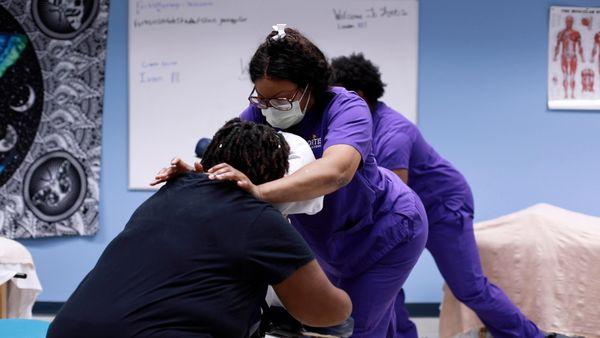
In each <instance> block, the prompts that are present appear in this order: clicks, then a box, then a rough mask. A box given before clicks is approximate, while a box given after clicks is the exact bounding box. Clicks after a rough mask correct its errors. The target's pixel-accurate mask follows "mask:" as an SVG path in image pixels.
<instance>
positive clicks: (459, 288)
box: [388, 208, 544, 338]
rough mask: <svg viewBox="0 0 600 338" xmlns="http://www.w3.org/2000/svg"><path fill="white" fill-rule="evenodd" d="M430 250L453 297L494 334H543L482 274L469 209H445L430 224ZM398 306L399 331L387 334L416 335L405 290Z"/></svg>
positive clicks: (506, 336) (528, 337)
mask: <svg viewBox="0 0 600 338" xmlns="http://www.w3.org/2000/svg"><path fill="white" fill-rule="evenodd" d="M463 209H464V208H463ZM427 249H428V250H429V252H431V254H432V256H433V258H434V259H435V262H436V264H437V266H438V269H439V270H440V272H441V274H442V276H443V277H444V280H445V281H446V283H447V284H448V287H449V288H450V290H452V293H453V294H454V296H455V297H456V298H457V299H458V300H460V301H461V302H462V303H464V304H465V305H466V306H468V307H469V308H471V310H473V311H474V312H475V313H476V314H477V316H478V317H479V319H481V321H482V322H483V323H484V324H485V326H486V328H487V329H488V330H489V331H490V333H491V334H492V336H494V337H497V338H509V337H526V338H533V337H536V338H537V337H544V335H543V334H542V333H541V332H540V330H539V329H538V328H537V327H536V326H535V324H533V323H532V322H531V321H530V320H529V319H527V318H526V317H525V315H523V313H521V311H520V310H519V309H518V308H517V307H516V306H515V305H514V304H513V303H512V302H511V301H510V299H508V297H507V296H506V295H505V294H504V292H502V290H500V289H499V288H498V287H496V286H495V285H494V284H492V283H490V282H489V281H488V279H487V278H486V277H485V275H484V274H483V271H482V269H481V261H480V259H479V251H478V250H477V243H476V242H475V234H474V232H473V214H472V213H471V212H470V211H468V210H458V211H452V210H448V209H446V212H445V215H444V216H443V217H442V218H441V219H439V218H438V220H437V221H435V222H433V223H431V224H430V225H429V238H428V240H427ZM396 305H397V308H396V315H397V317H398V324H397V327H398V330H397V332H398V334H397V335H396V336H389V335H388V337H407V338H417V337H418V335H417V330H416V327H415V325H414V324H413V323H412V322H411V321H410V319H409V318H408V313H407V311H406V309H405V308H404V292H403V291H400V293H399V294H398V299H397V301H396Z"/></svg>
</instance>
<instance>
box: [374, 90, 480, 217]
mask: <svg viewBox="0 0 600 338" xmlns="http://www.w3.org/2000/svg"><path fill="white" fill-rule="evenodd" d="M373 152H374V153H375V158H377V163H378V164H379V165H380V166H382V167H385V168H388V169H390V170H397V169H408V185H409V187H411V188H412V189H413V190H414V191H415V192H416V193H417V194H418V195H419V197H420V198H421V201H422V202H423V204H424V205H425V209H426V210H427V216H428V219H429V222H430V224H433V223H434V222H435V221H436V220H438V219H440V218H441V217H443V216H444V214H445V213H447V212H449V211H448V209H450V211H458V210H459V209H460V208H462V207H466V208H467V211H470V212H471V213H472V212H473V210H474V207H473V195H472V193H471V188H470V187H469V184H468V183H467V181H466V179H465V178H464V177H463V175H462V174H461V173H460V172H458V170H456V169H455V168H454V167H453V166H452V164H450V162H448V161H447V160H445V159H444V158H442V157H441V156H440V155H439V154H438V153H437V152H436V151H435V150H434V149H433V148H432V147H431V146H430V145H429V144H428V143H427V142H426V141H425V139H424V138H423V136H422V135H421V132H420V131H419V129H418V128H417V127H416V126H415V125H414V124H413V123H412V122H410V121H409V120H408V119H406V118H405V117H404V116H402V115H401V114H400V113H398V112H396V111H395V110H393V109H391V108H390V107H388V106H387V105H386V104H385V103H383V102H378V103H377V106H376V108H375V111H373Z"/></svg>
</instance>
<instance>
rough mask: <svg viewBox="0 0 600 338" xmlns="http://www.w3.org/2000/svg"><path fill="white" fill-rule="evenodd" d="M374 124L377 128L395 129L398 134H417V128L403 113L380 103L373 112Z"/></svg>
mask: <svg viewBox="0 0 600 338" xmlns="http://www.w3.org/2000/svg"><path fill="white" fill-rule="evenodd" d="M373 123H374V124H375V125H376V128H378V127H379V128H386V129H389V128H394V129H395V131H396V132H405V133H417V132H418V128H417V126H416V125H415V124H414V123H412V122H411V121H410V120H409V119H407V118H406V117H404V115H402V114H401V113H399V112H397V111H396V110H394V109H392V108H390V107H389V106H388V105H386V104H385V103H383V102H381V101H380V102H379V103H378V104H377V107H376V109H375V111H374V112H373Z"/></svg>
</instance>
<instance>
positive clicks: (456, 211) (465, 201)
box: [331, 54, 543, 338]
mask: <svg viewBox="0 0 600 338" xmlns="http://www.w3.org/2000/svg"><path fill="white" fill-rule="evenodd" d="M331 68H332V76H331V82H332V83H333V84H334V85H339V86H342V87H345V88H346V89H348V90H353V91H355V92H357V93H358V95H360V96H361V97H362V98H364V99H365V101H366V102H367V103H368V105H369V108H370V110H371V114H372V116H373V151H374V153H375V158H376V159H377V163H378V164H379V165H380V166H382V167H385V168H388V169H390V170H392V171H394V172H395V173H396V174H397V175H398V176H399V177H400V178H401V179H402V180H403V181H404V182H405V183H407V184H408V185H409V186H410V187H411V188H412V189H413V190H414V191H415V192H416V193H417V194H418V195H419V197H420V198H421V200H422V201H423V204H424V205H425V209H426V210H427V217H428V219H429V238H428V239H427V249H428V250H429V252H431V254H432V256H433V258H434V259H435V262H436V264H437V266H438V269H439V270H440V272H441V273H442V276H443V277H444V279H445V281H446V283H447V284H448V287H449V288H450V290H452V293H453V294H454V296H455V297H456V298H457V299H459V300H460V301H461V302H463V303H464V304H465V305H467V306H468V307H470V308H471V309H472V310H473V311H474V312H475V313H477V315H478V316H479V318H480V319H481V320H482V322H483V323H484V324H485V325H486V327H487V328H488V330H489V331H490V333H491V334H492V336H494V337H543V334H542V333H540V331H539V329H538V328H537V327H536V325H535V324H534V323H532V322H531V321H530V320H529V319H527V318H526V317H525V316H524V315H523V313H521V311H520V310H519V309H518V308H517V307H516V306H515V305H514V304H513V303H512V302H511V301H510V299H508V297H507V296H506V295H505V294H504V292H502V290H500V289H499V288H498V287H496V286H495V285H494V284H491V283H489V282H488V280H487V278H486V277H485V275H484V274H483V271H482V268H481V262H480V259H479V252H478V250H477V243H476V242H475V236H474V233H473V214H474V206H473V194H472V193H471V189H470V188H469V184H468V183H467V180H466V179H465V178H464V177H463V175H462V174H461V173H460V172H459V171H458V170H456V168H455V167H454V166H453V165H452V164H451V163H450V162H448V161H447V160H446V159H444V158H443V157H441V156H440V155H439V154H438V153H437V152H436V151H435V150H434V149H433V148H432V147H431V146H430V145H429V144H428V143H427V141H426V140H425V139H424V138H423V135H421V132H420V131H419V129H418V128H417V127H416V126H415V125H414V124H413V123H412V122H410V121H409V120H408V119H406V118H405V117H404V116H402V115H401V114H400V113H398V112H396V111H395V110H393V109H392V108H390V107H389V106H387V105H386V104H385V103H383V102H381V101H379V99H380V98H381V97H382V96H383V93H384V86H385V84H384V83H383V82H382V81H381V73H380V72H379V68H378V67H377V66H375V65H374V64H373V63H372V62H371V61H370V60H367V59H365V57H364V56H363V55H362V54H352V55H350V56H340V57H337V58H334V59H333V60H332V61H331ZM396 313H397V315H398V319H399V320H403V321H404V322H403V323H402V324H401V325H400V327H401V328H402V331H403V332H404V335H403V337H414V338H416V337H418V335H417V329H416V327H415V325H414V324H413V323H412V322H411V321H410V319H409V317H408V312H407V311H406V309H405V308H404V291H401V292H400V293H399V294H398V301H397V302H396Z"/></svg>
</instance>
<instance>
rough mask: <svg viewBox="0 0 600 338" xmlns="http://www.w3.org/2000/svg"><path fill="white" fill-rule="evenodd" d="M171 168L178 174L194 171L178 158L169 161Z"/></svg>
mask: <svg viewBox="0 0 600 338" xmlns="http://www.w3.org/2000/svg"><path fill="white" fill-rule="evenodd" d="M171 167H174V168H177V170H178V171H179V172H186V171H191V170H193V169H194V168H192V166H191V165H189V164H187V163H185V161H184V160H182V159H181V158H179V157H174V158H173V159H172V160H171Z"/></svg>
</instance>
